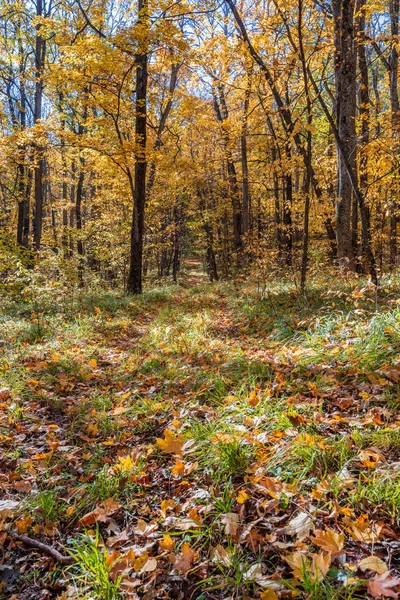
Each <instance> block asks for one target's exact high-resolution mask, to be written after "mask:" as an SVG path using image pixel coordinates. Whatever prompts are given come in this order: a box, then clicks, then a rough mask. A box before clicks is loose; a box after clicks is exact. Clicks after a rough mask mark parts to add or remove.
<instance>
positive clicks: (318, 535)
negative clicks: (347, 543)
mask: <svg viewBox="0 0 400 600" xmlns="http://www.w3.org/2000/svg"><path fill="white" fill-rule="evenodd" d="M311 541H312V543H313V544H315V545H316V546H319V547H320V548H322V550H325V551H326V552H329V553H330V554H331V555H332V556H336V555H337V554H340V552H341V551H342V550H343V547H344V533H337V532H336V531H335V530H334V529H326V531H323V530H322V529H317V530H316V531H315V532H314V537H313V538H311Z"/></svg>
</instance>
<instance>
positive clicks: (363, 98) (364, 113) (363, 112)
mask: <svg viewBox="0 0 400 600" xmlns="http://www.w3.org/2000/svg"><path fill="white" fill-rule="evenodd" d="M365 9H366V0H357V10H356V12H357V19H356V22H357V34H358V38H357V53H358V68H359V72H360V84H359V92H358V96H359V106H360V109H359V114H360V119H361V145H360V148H359V153H360V160H359V184H360V189H361V191H362V193H363V194H364V196H365V194H366V192H367V188H368V153H367V151H366V149H367V146H368V143H369V119H370V98H369V76H368V62H367V55H366V35H365ZM367 208H368V207H366V209H367ZM368 214H369V213H368ZM368 229H369V218H368ZM362 254H363V257H364V258H365V257H366V254H367V249H366V248H365V246H364V245H363V247H362ZM360 267H361V270H363V268H362V267H363V265H362V264H361V265H360Z"/></svg>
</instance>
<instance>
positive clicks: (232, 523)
mask: <svg viewBox="0 0 400 600" xmlns="http://www.w3.org/2000/svg"><path fill="white" fill-rule="evenodd" d="M221 523H223V524H224V525H225V533H226V534H227V535H236V534H237V530H238V525H239V515H237V514H236V513H225V514H224V515H222V517H221Z"/></svg>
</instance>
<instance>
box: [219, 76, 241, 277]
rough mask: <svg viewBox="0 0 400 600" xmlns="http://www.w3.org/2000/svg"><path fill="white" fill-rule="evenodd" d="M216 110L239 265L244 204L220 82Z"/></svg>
mask: <svg viewBox="0 0 400 600" xmlns="http://www.w3.org/2000/svg"><path fill="white" fill-rule="evenodd" d="M214 110H215V114H216V116H217V119H218V121H219V122H220V123H221V129H222V136H223V140H224V148H225V160H226V168H227V172H228V183H229V192H230V198H231V203H232V213H233V214H232V220H233V243H234V250H235V253H236V258H237V266H238V267H240V266H241V259H242V249H243V247H242V246H243V245H242V206H241V202H240V191H239V184H238V180H237V174H236V167H235V163H234V161H233V156H232V151H231V145H230V139H229V132H228V129H227V123H226V120H227V118H228V109H227V105H226V101H225V93H224V88H223V86H222V85H221V84H220V85H218V86H217V87H216V92H214Z"/></svg>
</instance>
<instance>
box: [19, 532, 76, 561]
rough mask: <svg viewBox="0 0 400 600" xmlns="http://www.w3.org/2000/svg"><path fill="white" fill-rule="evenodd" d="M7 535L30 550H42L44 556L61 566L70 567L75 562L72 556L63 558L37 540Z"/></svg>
mask: <svg viewBox="0 0 400 600" xmlns="http://www.w3.org/2000/svg"><path fill="white" fill-rule="evenodd" d="M7 535H8V536H9V537H10V538H12V539H13V540H15V541H16V542H22V543H23V544H25V546H30V547H31V548H37V549H38V550H42V552H44V553H45V554H49V556H51V557H52V558H54V560H56V561H57V562H59V563H61V564H62V565H70V564H72V563H73V562H75V560H74V559H73V558H72V556H64V555H63V554H61V553H60V552H59V551H58V550H56V549H55V548H53V547H52V546H48V545H47V544H43V542H39V541H38V540H34V539H32V538H30V537H27V536H26V535H19V534H18V533H13V532H7Z"/></svg>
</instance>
